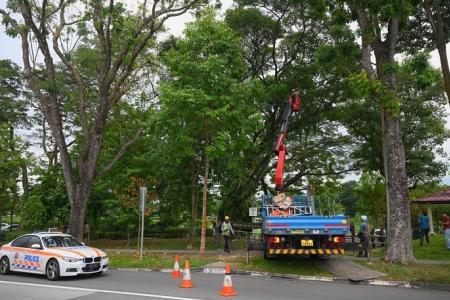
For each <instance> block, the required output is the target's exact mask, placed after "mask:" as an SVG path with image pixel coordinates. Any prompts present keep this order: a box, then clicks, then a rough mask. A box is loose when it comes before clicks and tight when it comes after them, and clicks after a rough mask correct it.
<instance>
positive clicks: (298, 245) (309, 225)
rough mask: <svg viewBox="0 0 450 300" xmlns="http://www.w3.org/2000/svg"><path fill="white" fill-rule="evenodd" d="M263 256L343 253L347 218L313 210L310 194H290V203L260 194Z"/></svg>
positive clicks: (347, 227)
mask: <svg viewBox="0 0 450 300" xmlns="http://www.w3.org/2000/svg"><path fill="white" fill-rule="evenodd" d="M260 214H261V217H262V223H261V224H262V226H261V227H262V228H261V233H262V239H263V242H264V258H266V259H268V258H274V257H276V256H280V255H311V256H328V255H335V254H337V255H339V254H344V249H343V244H344V243H345V234H346V233H348V232H349V222H348V218H347V217H346V216H343V215H336V216H320V215H316V214H315V213H314V201H313V200H312V197H307V196H293V197H291V203H290V205H288V206H286V205H284V206H281V207H280V205H277V201H276V196H272V195H265V196H262V208H261V210H260Z"/></svg>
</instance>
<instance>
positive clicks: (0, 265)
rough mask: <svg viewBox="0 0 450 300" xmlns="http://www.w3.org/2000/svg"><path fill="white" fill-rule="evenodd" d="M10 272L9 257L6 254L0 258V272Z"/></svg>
mask: <svg viewBox="0 0 450 300" xmlns="http://www.w3.org/2000/svg"><path fill="white" fill-rule="evenodd" d="M9 272H10V265H9V259H8V257H6V256H3V257H2V259H1V260H0V274H2V275H6V274H9Z"/></svg>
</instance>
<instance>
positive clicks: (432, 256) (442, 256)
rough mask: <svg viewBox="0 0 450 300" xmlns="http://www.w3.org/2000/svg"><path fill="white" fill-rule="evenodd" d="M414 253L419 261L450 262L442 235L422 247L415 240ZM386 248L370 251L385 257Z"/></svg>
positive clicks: (352, 254) (431, 239)
mask: <svg viewBox="0 0 450 300" xmlns="http://www.w3.org/2000/svg"><path fill="white" fill-rule="evenodd" d="M357 252H358V251H356V252H355V253H352V251H346V253H345V255H347V256H355V255H356V254H357ZM413 253H414V256H415V257H416V259H419V260H450V250H448V249H447V246H446V245H445V240H444V236H443V235H442V234H438V235H434V236H432V237H430V243H429V244H427V243H426V242H425V244H424V245H423V246H420V240H413ZM384 254H385V249H384V248H375V249H372V250H371V251H370V255H371V256H372V257H383V256H384Z"/></svg>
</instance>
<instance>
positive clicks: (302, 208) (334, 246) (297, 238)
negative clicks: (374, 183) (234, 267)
mask: <svg viewBox="0 0 450 300" xmlns="http://www.w3.org/2000/svg"><path fill="white" fill-rule="evenodd" d="M300 106H301V99H300V94H299V91H298V89H294V90H293V91H292V94H291V96H290V97H289V101H288V103H286V107H285V109H284V112H283V116H282V121H283V122H282V126H281V131H280V134H279V136H278V139H277V141H276V142H275V146H274V149H273V151H274V153H275V154H276V155H277V166H276V170H275V190H276V191H277V195H275V196H273V195H264V196H262V199H261V200H262V208H261V210H260V214H261V218H262V228H261V233H262V239H263V242H264V258H273V257H276V256H279V255H313V256H316V255H317V256H328V255H331V254H344V250H343V244H344V243H345V234H346V233H347V232H348V231H349V222H348V218H347V217H345V216H343V215H336V216H321V215H317V214H316V213H315V203H314V197H313V195H308V196H287V195H286V194H285V193H284V190H285V185H284V184H283V173H284V163H285V158H286V154H287V146H286V144H285V140H286V136H287V133H288V130H289V122H290V119H291V117H292V115H293V114H294V113H296V112H299V111H300Z"/></svg>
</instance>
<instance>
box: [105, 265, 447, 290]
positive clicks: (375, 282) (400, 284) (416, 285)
mask: <svg viewBox="0 0 450 300" xmlns="http://www.w3.org/2000/svg"><path fill="white" fill-rule="evenodd" d="M110 269H113V270H119V271H135V272H137V271H143V272H162V273H170V272H172V269H149V268H110ZM180 271H182V269H180ZM191 272H196V273H206V274H225V269H222V268H212V267H197V268H191ZM231 273H232V274H234V275H244V276H254V277H262V278H272V279H285V280H299V281H320V282H337V283H346V284H355V285H372V286H387V287H397V288H407V289H429V290H440V291H450V285H448V284H439V283H423V282H406V281H387V280H379V279H369V280H361V281H351V280H349V279H346V278H339V277H326V276H307V275H294V274H282V273H270V272H257V271H247V270H233V271H232V272H231Z"/></svg>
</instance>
